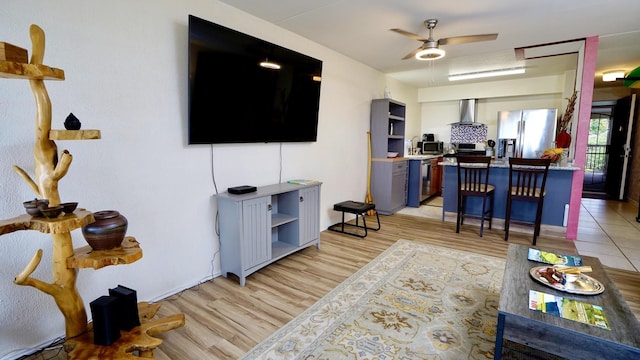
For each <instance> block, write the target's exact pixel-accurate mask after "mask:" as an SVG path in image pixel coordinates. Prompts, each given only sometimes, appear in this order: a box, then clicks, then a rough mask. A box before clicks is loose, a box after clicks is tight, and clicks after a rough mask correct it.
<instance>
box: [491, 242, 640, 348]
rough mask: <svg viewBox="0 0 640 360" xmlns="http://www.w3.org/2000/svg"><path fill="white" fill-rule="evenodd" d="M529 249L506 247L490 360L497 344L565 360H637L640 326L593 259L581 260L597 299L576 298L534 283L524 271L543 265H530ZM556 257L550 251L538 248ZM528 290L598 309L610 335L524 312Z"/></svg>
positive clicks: (572, 322) (597, 328) (583, 326)
mask: <svg viewBox="0 0 640 360" xmlns="http://www.w3.org/2000/svg"><path fill="white" fill-rule="evenodd" d="M529 248H530V246H522V245H514V244H512V245H509V251H508V255H507V262H506V267H505V273H504V278H503V282H502V289H501V293H500V303H499V305H498V326H497V332H496V348H495V355H494V359H500V357H501V355H502V341H503V339H507V340H509V341H512V342H514V343H517V344H523V345H526V346H528V347H530V348H533V349H537V350H540V351H544V352H547V353H550V354H553V355H557V356H561V357H565V358H569V359H589V360H592V359H609V360H613V359H640V322H638V320H637V319H636V317H635V316H634V314H633V313H632V312H631V310H630V309H629V306H628V305H627V303H626V302H625V301H624V299H623V298H622V296H621V295H620V292H619V291H618V289H617V288H616V286H615V285H614V284H613V282H612V281H611V279H609V276H607V274H606V272H605V271H604V269H603V268H602V265H601V264H600V260H598V258H595V257H590V256H581V257H582V261H583V265H588V266H591V267H592V269H593V272H591V273H589V276H591V277H593V278H594V279H596V280H598V281H600V282H601V283H602V284H603V285H604V288H605V290H604V292H603V293H601V294H599V295H576V294H570V293H567V292H564V291H560V290H555V289H553V288H551V287H548V286H545V285H543V284H540V283H538V282H537V281H534V280H533V279H532V278H531V276H530V275H529V270H530V269H531V268H532V267H534V266H541V265H544V264H541V263H538V262H535V261H530V260H528V259H527V253H528V250H529ZM542 250H547V251H551V252H558V251H557V250H553V249H542ZM529 290H536V291H540V292H544V293H547V294H552V295H557V296H562V297H566V298H571V299H576V300H580V301H584V302H586V303H590V304H594V305H600V306H602V307H603V309H604V314H605V317H606V319H607V321H608V323H609V326H610V327H611V330H606V329H601V328H599V327H596V326H591V325H588V324H583V323H581V322H578V321H572V320H568V319H563V318H561V317H557V316H553V315H550V314H545V313H541V312H538V311H533V310H529V304H528V303H529Z"/></svg>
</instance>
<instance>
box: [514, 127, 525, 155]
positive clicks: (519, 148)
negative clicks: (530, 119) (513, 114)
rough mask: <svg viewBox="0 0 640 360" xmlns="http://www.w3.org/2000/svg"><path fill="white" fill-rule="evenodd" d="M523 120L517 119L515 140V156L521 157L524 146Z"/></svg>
mask: <svg viewBox="0 0 640 360" xmlns="http://www.w3.org/2000/svg"><path fill="white" fill-rule="evenodd" d="M524 124H525V121H524V120H520V121H518V139H517V140H516V151H515V156H516V157H519V158H521V157H522V152H523V147H524V129H525V127H524Z"/></svg>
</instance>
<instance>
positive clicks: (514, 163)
mask: <svg viewBox="0 0 640 360" xmlns="http://www.w3.org/2000/svg"><path fill="white" fill-rule="evenodd" d="M550 164H551V160H550V159H528V158H514V157H511V158H509V191H510V192H511V198H512V199H513V200H521V201H538V200H539V199H540V198H541V197H543V196H544V195H545V194H546V190H545V186H546V184H547V173H548V172H549V165H550Z"/></svg>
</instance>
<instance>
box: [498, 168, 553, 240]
mask: <svg viewBox="0 0 640 360" xmlns="http://www.w3.org/2000/svg"><path fill="white" fill-rule="evenodd" d="M550 164H551V160H550V159H523V158H509V187H508V188H507V213H506V216H505V220H504V231H505V233H504V240H505V241H507V240H509V224H510V222H511V221H512V220H511V205H512V203H513V201H523V202H530V203H535V204H536V217H535V220H534V222H533V223H531V222H527V221H522V220H518V221H517V222H518V223H523V224H528V225H533V245H535V244H536V240H537V239H538V235H540V223H541V222H542V206H543V205H544V196H545V195H546V190H545V185H546V183H547V173H548V172H549V165H550ZM513 221H514V222H516V220H513Z"/></svg>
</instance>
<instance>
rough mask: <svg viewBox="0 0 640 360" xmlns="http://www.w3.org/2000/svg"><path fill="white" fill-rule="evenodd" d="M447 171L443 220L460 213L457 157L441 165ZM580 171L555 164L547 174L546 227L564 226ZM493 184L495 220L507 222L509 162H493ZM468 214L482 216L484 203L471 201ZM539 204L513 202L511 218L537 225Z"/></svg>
mask: <svg viewBox="0 0 640 360" xmlns="http://www.w3.org/2000/svg"><path fill="white" fill-rule="evenodd" d="M439 164H440V165H442V166H443V168H444V179H443V190H442V196H443V208H442V211H443V214H442V215H443V220H444V217H445V214H446V213H453V214H454V216H455V214H456V213H457V211H458V201H457V197H458V193H457V186H458V171H457V166H458V164H457V163H456V162H455V158H446V159H445V160H444V161H443V162H441V163H439ZM576 170H580V168H579V167H575V166H558V165H556V164H551V166H550V167H549V174H548V175H547V185H546V192H547V195H546V196H545V198H544V206H543V208H542V224H544V225H554V226H563V221H564V218H565V216H566V214H565V206H567V205H568V204H569V202H570V200H571V186H572V185H571V184H572V181H573V172H574V171H576ZM489 184H491V185H493V186H495V188H496V190H495V201H494V209H493V218H494V220H495V219H502V220H504V218H505V214H506V208H507V188H508V187H509V163H508V162H505V161H501V160H497V161H492V163H491V170H490V172H489ZM467 201H468V202H467V208H466V212H470V213H472V214H480V213H481V208H482V201H481V199H479V198H469V199H468V200H467ZM535 207H536V204H535V203H525V202H520V201H515V202H513V204H512V206H511V210H512V211H511V219H512V220H514V221H516V220H518V221H528V222H533V220H534V219H535Z"/></svg>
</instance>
